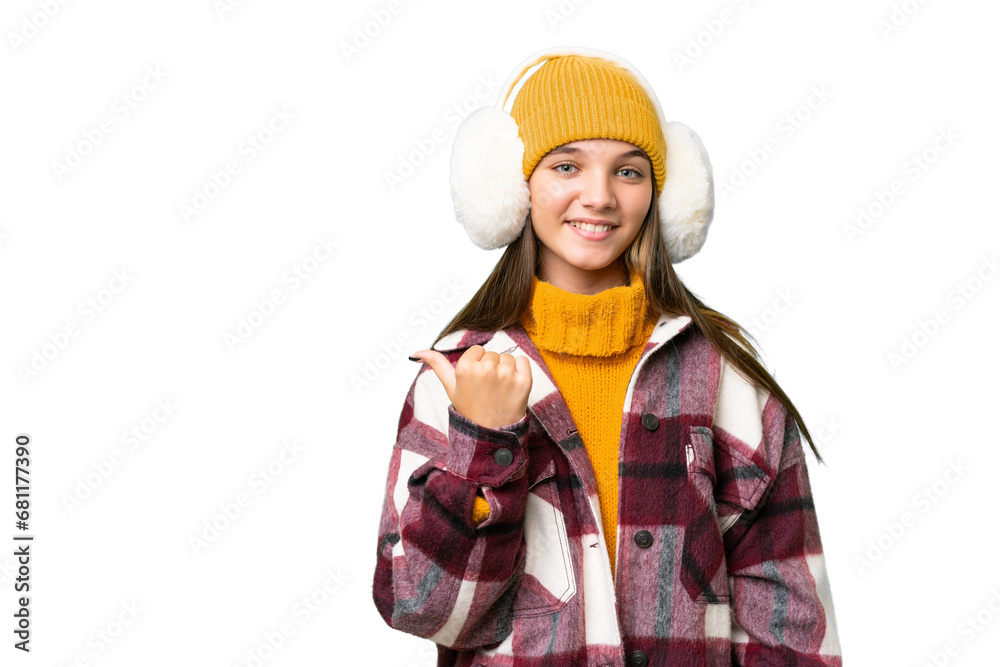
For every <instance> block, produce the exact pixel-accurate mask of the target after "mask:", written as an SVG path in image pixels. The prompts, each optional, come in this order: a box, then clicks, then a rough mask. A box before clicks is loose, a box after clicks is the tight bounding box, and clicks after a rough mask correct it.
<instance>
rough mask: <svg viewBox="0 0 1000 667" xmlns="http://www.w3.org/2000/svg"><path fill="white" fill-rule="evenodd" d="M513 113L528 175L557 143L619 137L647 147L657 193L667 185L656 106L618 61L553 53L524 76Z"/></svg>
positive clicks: (661, 135)
mask: <svg viewBox="0 0 1000 667" xmlns="http://www.w3.org/2000/svg"><path fill="white" fill-rule="evenodd" d="M510 115H511V116H513V118H514V120H515V121H517V127H518V134H519V136H520V137H521V141H522V142H523V143H524V158H523V169H524V177H525V178H526V179H527V178H528V177H530V176H531V172H532V171H534V169H535V165H537V164H538V162H539V161H540V160H541V159H542V158H543V157H544V156H545V154H546V153H548V152H549V151H550V150H552V149H553V148H556V147H558V146H561V145H563V144H566V143H569V142H571V141H577V140H580V139H619V140H621V141H627V142H629V143H631V144H635V145H636V146H638V147H639V148H641V149H642V150H644V151H646V155H648V156H649V159H650V161H651V162H652V165H653V178H654V180H655V182H656V192H657V194H659V193H660V191H661V190H662V189H663V182H664V178H665V168H664V161H665V154H666V152H667V149H666V142H665V141H664V138H663V130H662V129H661V127H660V122H659V120H658V119H657V116H656V107H655V106H653V102H652V101H651V100H650V99H649V96H648V95H647V94H646V91H645V90H644V89H643V87H642V85H641V84H640V83H639V82H638V81H636V79H635V77H634V76H632V74H631V73H629V72H628V71H626V70H624V69H622V68H621V67H618V66H617V65H615V64H614V63H611V62H608V61H607V60H603V59H601V58H589V57H584V56H577V55H567V56H560V57H556V58H550V59H549V60H546V61H545V62H544V63H543V64H542V66H541V67H539V68H538V69H537V70H536V71H535V72H534V73H533V74H532V75H531V76H530V77H529V78H528V79H527V80H526V81H525V82H524V84H523V85H522V87H521V89H520V91H519V92H518V94H517V97H516V98H514V104H513V106H512V108H511V112H510Z"/></svg>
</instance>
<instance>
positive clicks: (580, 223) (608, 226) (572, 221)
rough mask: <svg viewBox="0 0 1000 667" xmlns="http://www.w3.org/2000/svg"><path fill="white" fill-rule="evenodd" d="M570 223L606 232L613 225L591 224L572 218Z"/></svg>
mask: <svg viewBox="0 0 1000 667" xmlns="http://www.w3.org/2000/svg"><path fill="white" fill-rule="evenodd" d="M569 224H571V225H573V226H574V227H576V228H578V229H584V230H586V231H588V232H606V231H608V230H609V229H611V227H612V225H591V224H588V223H586V222H576V221H575V220H571V221H570V223H569Z"/></svg>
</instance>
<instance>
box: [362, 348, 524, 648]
mask: <svg viewBox="0 0 1000 667" xmlns="http://www.w3.org/2000/svg"><path fill="white" fill-rule="evenodd" d="M527 432H528V414H525V416H524V417H522V418H521V419H520V420H519V421H517V422H514V423H512V424H508V425H506V426H502V427H498V428H487V427H484V426H480V425H479V424H477V423H475V422H473V421H471V420H469V419H467V418H466V417H465V416H463V415H462V414H460V413H459V412H457V411H456V410H455V408H454V406H453V405H452V404H451V401H450V399H449V398H448V395H447V393H446V392H445V390H444V387H443V386H442V385H441V382H440V380H439V379H438V378H437V376H436V375H435V374H434V372H433V370H431V369H430V367H429V366H423V367H422V368H421V370H420V371H419V372H418V374H417V378H416V380H414V383H413V385H412V386H411V387H410V391H409V393H408V394H407V396H406V401H405V403H404V405H403V410H402V414H401V415H400V419H399V426H398V433H397V438H396V443H395V445H394V447H393V450H392V455H391V457H390V464H389V474H388V477H387V481H386V489H385V496H384V501H383V508H382V516H381V522H380V526H379V535H378V554H377V563H376V569H375V579H374V584H373V590H372V593H373V597H374V600H375V606H376V607H377V608H378V611H379V613H380V614H381V616H382V618H383V619H384V620H385V622H386V623H387V624H388V625H389V626H390V627H393V628H395V629H397V630H401V631H403V632H408V633H411V634H414V635H417V636H420V637H424V638H427V639H430V640H432V641H434V642H435V643H437V644H439V645H441V646H445V647H449V648H454V649H458V650H462V649H472V648H477V647H480V646H484V647H490V646H493V645H495V644H498V643H499V642H501V641H503V639H505V638H506V636H507V635H508V634H510V632H511V628H512V616H511V606H512V602H513V597H514V594H515V593H516V591H517V588H518V586H519V585H520V581H521V576H522V574H523V572H524V560H525V552H524V545H523V542H524V540H523V523H524V510H525V505H526V502H527V474H526V472H527V450H526V438H527ZM504 450H507V451H504ZM498 452H499V453H498ZM508 452H509V454H508ZM480 487H484V488H485V489H487V491H488V493H489V494H490V505H491V511H490V513H489V517H488V518H487V519H486V520H485V521H482V522H481V523H479V524H478V525H477V523H476V522H475V521H474V520H473V504H474V501H475V497H476V491H477V489H479V488H480Z"/></svg>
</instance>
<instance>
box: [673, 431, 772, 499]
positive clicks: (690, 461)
mask: <svg viewBox="0 0 1000 667" xmlns="http://www.w3.org/2000/svg"><path fill="white" fill-rule="evenodd" d="M687 467H688V472H689V473H694V472H698V473H704V474H706V475H708V476H709V477H711V478H712V485H713V487H714V495H715V500H716V501H717V502H724V503H728V504H730V505H735V506H737V507H741V508H743V509H747V510H749V509H753V508H755V507H756V506H757V504H758V503H759V502H760V499H761V497H762V496H763V495H764V493H765V492H766V491H767V488H768V484H769V483H770V481H771V476H770V475H769V474H768V473H767V471H765V470H764V469H763V468H761V467H760V466H759V465H757V464H756V463H754V461H753V459H751V458H750V457H749V456H747V455H746V454H744V453H743V452H742V451H740V450H739V449H736V448H735V447H731V446H725V445H720V443H717V442H715V441H714V439H713V436H712V429H710V428H709V427H707V426H692V427H691V429H690V437H689V439H688V444H687Z"/></svg>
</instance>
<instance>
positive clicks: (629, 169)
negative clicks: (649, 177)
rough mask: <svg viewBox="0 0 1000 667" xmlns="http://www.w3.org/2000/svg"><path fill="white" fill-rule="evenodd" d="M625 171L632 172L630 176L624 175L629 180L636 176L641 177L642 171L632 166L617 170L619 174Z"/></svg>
mask: <svg viewBox="0 0 1000 667" xmlns="http://www.w3.org/2000/svg"><path fill="white" fill-rule="evenodd" d="M626 171H628V172H632V176H626V177H625V178H628V179H630V180H635V179H637V178H642V172H641V171H639V170H638V169H633V168H632V167H622V168H621V169H619V170H618V173H619V174H620V173H622V172H626Z"/></svg>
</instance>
